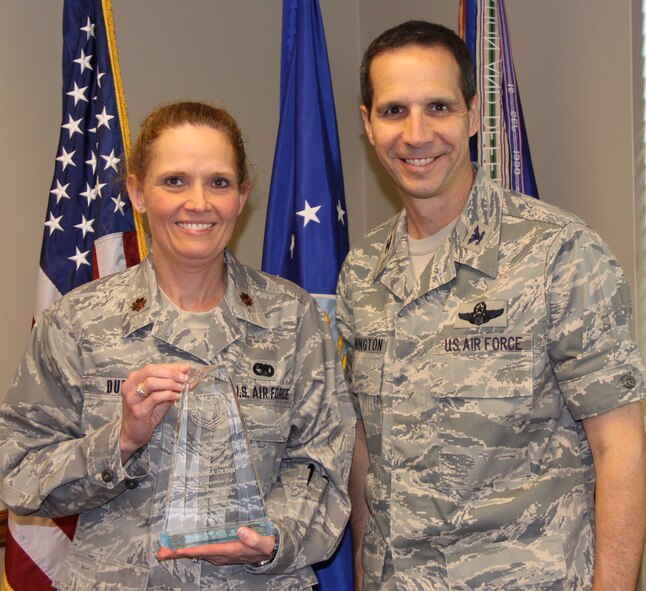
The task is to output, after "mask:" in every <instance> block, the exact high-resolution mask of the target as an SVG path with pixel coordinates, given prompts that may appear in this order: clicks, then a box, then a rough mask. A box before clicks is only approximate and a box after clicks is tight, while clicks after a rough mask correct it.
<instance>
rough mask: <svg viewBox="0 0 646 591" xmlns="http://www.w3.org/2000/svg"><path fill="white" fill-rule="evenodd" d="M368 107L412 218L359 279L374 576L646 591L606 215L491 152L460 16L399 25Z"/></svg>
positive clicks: (356, 475) (358, 511) (372, 246)
mask: <svg viewBox="0 0 646 591" xmlns="http://www.w3.org/2000/svg"><path fill="white" fill-rule="evenodd" d="M362 99H363V105H362V107H361V112H362V115H363V119H364V124H365V128H366V132H367V135H368V139H369V140H370V142H371V143H372V145H373V146H374V147H375V150H376V153H377V156H378V158H379V160H380V161H381V163H382V164H383V166H384V167H385V168H386V170H387V171H388V173H389V174H390V175H391V177H392V178H393V180H394V182H395V184H396V187H397V190H398V193H399V196H400V198H401V201H402V204H403V211H402V212H401V213H400V214H399V215H397V216H395V217H394V218H392V219H391V220H389V221H387V222H386V223H384V224H382V225H381V226H379V227H378V228H376V229H374V230H372V231H371V232H370V233H369V234H368V235H367V236H366V237H365V238H364V239H363V240H362V241H360V242H359V244H358V245H357V246H356V247H355V248H353V249H352V251H351V252H350V254H349V256H348V258H347V260H346V262H345V264H344V266H343V269H342V272H341V276H340V279H339V286H338V297H337V322H338V327H339V331H340V333H341V334H342V335H343V338H344V340H345V343H346V345H347V347H348V365H347V374H348V378H349V382H350V385H351V391H352V394H353V395H354V396H353V398H354V401H355V405H356V407H357V413H358V417H359V419H360V420H359V422H358V433H357V446H356V449H355V460H354V463H353V469H352V472H351V477H350V486H351V489H350V494H351V498H352V501H353V517H352V519H353V534H354V538H355V542H357V543H358V544H359V545H361V543H363V569H364V573H363V575H362V574H361V573H360V574H359V575H358V578H359V579H361V577H362V576H363V585H362V586H361V584H360V583H359V586H360V588H363V589H366V590H377V589H379V590H395V589H398V590H403V589H406V590H411V591H413V590H414V591H418V590H420V589H423V590H433V591H442V590H448V589H450V590H451V591H456V590H472V589H480V590H485V589H486V590H498V589H499V590H505V591H509V590H512V589H515V590H516V589H518V590H519V589H523V590H529V589H536V590H539V589H540V590H557V589H559V590H562V589H567V590H572V591H574V590H586V589H591V588H594V589H595V590H597V589H598V590H601V589H612V590H613V591H616V590H619V589H622V590H623V589H626V590H627V589H634V587H635V584H636V579H637V573H638V569H639V561H640V558H641V553H642V549H643V544H644V521H645V518H644V513H645V510H646V502H645V501H646V498H645V494H644V489H645V476H644V474H645V472H644V428H643V422H642V412H641V405H640V402H639V400H640V399H641V398H642V397H643V396H644V368H643V365H642V361H641V360H640V357H639V353H638V351H637V349H636V346H635V344H634V343H633V342H632V341H631V338H630V334H629V332H630V304H629V293H628V288H627V286H626V282H625V280H624V277H623V275H622V272H621V270H620V268H619V265H618V263H617V261H616V260H615V259H614V258H613V256H612V254H611V253H610V252H609V251H608V249H607V247H606V246H605V245H604V244H603V243H602V241H601V239H600V238H599V236H597V235H596V234H595V233H594V232H593V231H592V230H591V229H590V228H589V227H588V226H587V225H585V223H584V222H582V221H581V220H579V219H577V218H576V217H574V216H572V215H569V214H566V213H564V212H562V211H560V210H558V209H557V208H555V207H551V206H549V205H546V204H544V203H541V202H539V201H536V200H534V199H531V198H528V197H525V196H522V195H518V194H514V193H511V192H509V191H506V190H504V189H502V188H501V187H500V186H498V185H497V184H495V183H494V182H492V181H491V180H490V179H489V178H488V177H487V175H486V173H485V172H484V171H483V170H482V169H479V168H477V167H476V166H474V165H472V163H470V161H469V143H468V142H469V137H470V136H471V135H473V134H474V133H475V132H476V130H477V125H478V97H477V96H476V93H475V85H474V81H473V72H472V68H471V63H470V59H469V55H468V50H467V48H466V46H465V45H464V43H463V42H462V40H461V39H460V38H459V37H457V36H456V35H455V34H454V33H452V32H451V31H449V30H448V29H445V28H444V27H440V26H438V25H432V24H429V23H423V22H410V23H404V24H403V25H400V26H399V27H395V28H394V29H391V30H389V31H386V32H385V33H384V34H383V35H381V36H380V37H379V38H377V39H376V40H375V41H374V42H373V43H372V45H371V46H370V47H369V48H368V50H367V51H366V54H365V56H364V61H363V64H362ZM437 237H439V238H437ZM434 242H435V244H434ZM420 263H421V264H420ZM595 473H596V480H595ZM595 538H596V540H595ZM593 578H594V585H593Z"/></svg>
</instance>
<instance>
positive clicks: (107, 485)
mask: <svg viewBox="0 0 646 591" xmlns="http://www.w3.org/2000/svg"><path fill="white" fill-rule="evenodd" d="M70 318H71V316H69V315H67V314H66V313H65V308H64V303H61V305H56V306H54V307H53V308H51V309H50V310H48V311H47V312H46V313H45V314H44V315H43V316H42V318H41V320H40V321H39V322H38V323H37V325H36V326H35V327H34V329H33V331H32V334H31V337H30V341H29V344H28V347H27V351H26V353H25V355H24V356H23V359H22V361H21V363H20V366H19V368H18V371H17V374H16V377H15V379H14V382H13V385H12V386H11V388H10V390H9V392H8V394H7V397H6V400H5V402H4V404H3V405H2V407H0V497H1V498H2V501H3V502H4V503H5V504H6V505H7V507H8V508H9V509H10V510H12V511H14V512H15V513H17V514H23V515H24V514H30V513H36V514H39V515H46V516H50V517H56V516H60V515H69V514H74V513H79V512H82V511H85V510H88V509H92V508H95V507H98V506H100V505H103V504H105V503H106V502H107V501H109V500H111V499H112V498H114V497H115V496H117V495H118V494H120V493H121V492H123V491H124V490H126V485H125V480H126V478H128V477H130V476H133V475H137V476H142V475H144V474H145V473H146V472H147V457H146V456H147V454H146V453H143V454H141V453H140V454H139V455H138V457H137V458H136V459H133V461H132V462H129V463H128V464H127V465H126V467H125V468H124V467H122V465H121V459H120V454H119V428H120V417H119V416H115V417H114V421H112V422H109V423H107V424H105V425H103V426H102V427H100V428H99V429H97V430H95V431H92V432H88V433H85V432H84V429H83V424H82V409H83V383H82V378H81V367H80V365H81V362H80V357H79V352H78V350H77V347H78V344H77V335H75V334H73V329H72V328H71V327H73V326H74V323H73V322H72V321H71V319H70Z"/></svg>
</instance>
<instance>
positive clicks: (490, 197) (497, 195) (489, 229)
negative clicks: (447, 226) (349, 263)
mask: <svg viewBox="0 0 646 591" xmlns="http://www.w3.org/2000/svg"><path fill="white" fill-rule="evenodd" d="M474 169H475V171H476V176H475V179H474V181H473V185H472V187H471V191H470V193H469V197H468V198H467V201H466V203H465V204H464V207H463V209H462V213H461V214H460V217H459V218H458V221H457V223H456V225H455V228H454V229H453V232H451V234H450V236H449V237H448V238H447V240H445V241H444V243H443V244H442V245H440V247H439V248H438V250H437V252H436V253H435V256H434V257H433V259H432V260H431V262H430V263H429V265H428V267H427V268H426V269H425V270H424V271H423V273H422V275H421V276H420V278H419V280H418V282H417V284H416V285H415V286H413V285H411V283H410V279H409V273H408V269H409V267H410V257H409V252H408V238H407V216H406V212H405V211H402V212H401V213H400V214H399V215H398V216H396V217H395V218H394V221H393V223H392V225H391V228H390V231H389V232H388V234H387V236H386V240H385V241H384V246H383V249H382V252H381V254H380V256H379V259H378V261H377V264H376V266H375V270H374V273H373V281H380V282H381V283H383V284H384V285H385V286H386V287H387V288H388V289H390V291H392V292H393V293H394V294H395V295H396V296H397V297H399V298H400V299H401V300H405V301H411V300H412V299H415V298H416V297H419V296H421V295H423V294H424V293H426V292H428V291H430V290H432V289H435V288H437V287H439V286H440V285H444V284H446V283H448V282H449V281H451V280H452V279H453V278H454V277H455V276H456V273H457V267H458V265H467V266H469V267H471V268H472V269H475V270H476V271H479V272H480V273H483V274H484V275H487V276H489V277H492V278H493V277H495V276H496V274H497V272H498V247H499V243H500V223H501V217H502V216H501V208H502V200H501V191H502V189H501V188H500V187H499V186H498V185H497V184H495V183H494V182H493V181H491V179H490V178H489V177H488V176H487V174H486V173H485V171H484V169H482V168H480V167H478V166H477V165H474Z"/></svg>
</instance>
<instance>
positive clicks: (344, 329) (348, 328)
mask: <svg viewBox="0 0 646 591" xmlns="http://www.w3.org/2000/svg"><path fill="white" fill-rule="evenodd" d="M348 275H349V266H348V264H347V263H346V264H344V265H343V267H342V268H341V272H340V273H339V281H338V283H337V288H336V326H337V330H338V331H339V336H340V337H341V338H342V339H343V349H344V366H343V369H344V373H345V377H346V380H347V383H348V384H350V376H351V375H352V361H353V358H354V323H353V321H352V309H351V295H350V294H349V293H348V292H349V285H350V282H349V281H348ZM350 399H351V401H352V406H353V408H354V412H355V415H356V417H357V418H358V419H360V418H361V409H360V408H359V399H358V398H357V396H356V394H355V393H354V392H353V391H352V385H351V384H350Z"/></svg>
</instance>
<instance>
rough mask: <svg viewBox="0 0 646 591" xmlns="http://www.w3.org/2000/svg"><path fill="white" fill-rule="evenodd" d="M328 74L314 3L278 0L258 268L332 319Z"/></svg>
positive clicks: (348, 581)
mask: <svg viewBox="0 0 646 591" xmlns="http://www.w3.org/2000/svg"><path fill="white" fill-rule="evenodd" d="M346 218H347V214H346V205H345V196H344V190H343V171H342V167H341V151H340V148H339V138H338V131H337V125H336V112H335V108H334V95H333V92H332V79H331V76H330V66H329V62H328V56H327V46H326V43H325V31H324V30H323V19H322V17H321V11H320V7H319V3H318V0H284V1H283V23H282V49H281V76H280V123H279V128H278V138H277V140H276V152H275V155H274V168H273V171H272V177H271V187H270V190H269V203H268V205H267V219H266V226H265V242H264V247H263V258H262V269H263V271H267V272H269V273H274V274H275V275H280V276H281V277H285V278H287V279H290V280H292V281H294V282H295V283H298V284H299V285H300V286H301V287H303V288H304V289H306V290H307V291H308V292H310V293H311V294H312V295H313V296H314V297H315V298H316V301H317V302H318V303H319V305H320V306H321V308H322V309H323V310H324V312H325V314H326V316H327V318H328V320H329V321H330V323H333V322H334V318H335V313H334V308H335V292H336V281H337V276H338V274H339V270H340V269H341V264H342V263H343V260H344V259H345V256H346V255H347V253H348V227H347V219H346ZM314 571H315V573H316V576H317V578H318V581H319V590H320V591H351V590H352V588H353V574H352V541H351V537H350V531H349V528H348V530H347V531H346V533H345V536H344V537H343V539H342V541H341V545H340V546H339V548H338V549H337V552H336V554H335V555H334V556H333V557H332V558H331V559H330V560H328V561H327V562H326V563H325V564H318V565H315V566H314Z"/></svg>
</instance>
